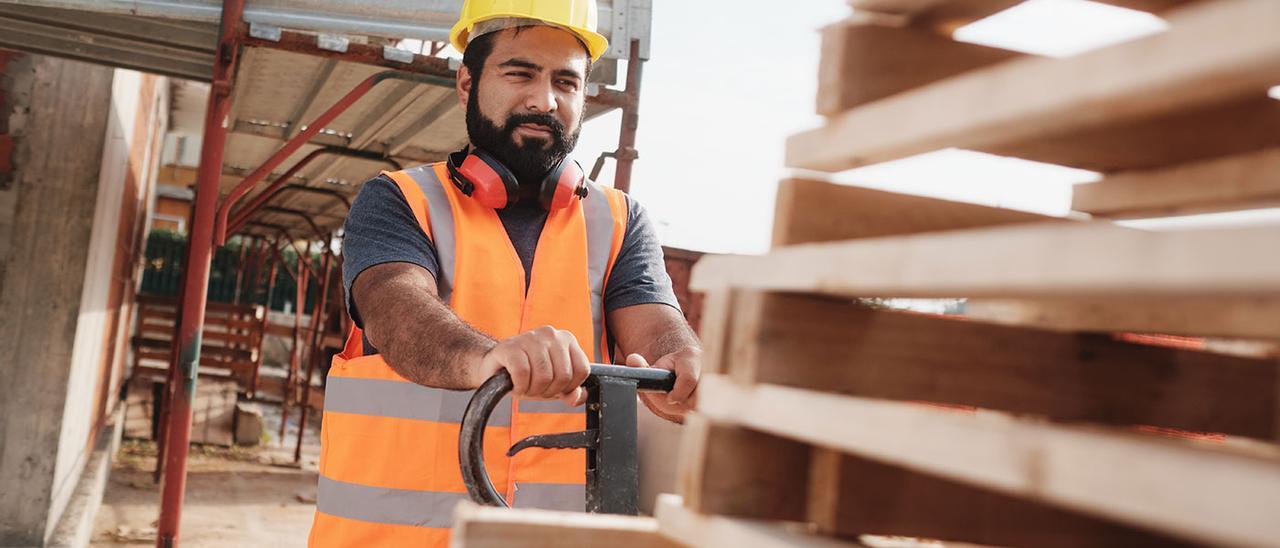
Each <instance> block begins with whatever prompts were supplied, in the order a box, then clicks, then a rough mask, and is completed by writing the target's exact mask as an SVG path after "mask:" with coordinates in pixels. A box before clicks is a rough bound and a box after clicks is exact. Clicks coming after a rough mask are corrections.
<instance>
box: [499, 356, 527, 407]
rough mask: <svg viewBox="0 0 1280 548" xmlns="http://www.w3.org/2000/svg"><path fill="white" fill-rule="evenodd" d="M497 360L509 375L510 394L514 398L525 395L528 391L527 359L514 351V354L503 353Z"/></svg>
mask: <svg viewBox="0 0 1280 548" xmlns="http://www.w3.org/2000/svg"><path fill="white" fill-rule="evenodd" d="M498 359H499V360H501V361H500V362H499V363H501V365H502V366H503V367H505V368H506V369H507V374H509V375H511V393H512V394H515V395H516V396H523V395H524V394H526V393H527V392H528V391H529V374H530V371H529V358H528V357H527V356H525V355H524V352H520V351H519V349H516V351H514V352H506V353H504V355H503V356H501V357H499V358H498Z"/></svg>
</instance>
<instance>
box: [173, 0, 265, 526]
mask: <svg viewBox="0 0 1280 548" xmlns="http://www.w3.org/2000/svg"><path fill="white" fill-rule="evenodd" d="M243 15H244V0H223V4H222V23H221V27H220V38H219V41H218V50H217V56H216V58H215V59H214V66H213V83H212V85H211V86H210V89H209V104H208V107H207V109H206V111H205V119H204V141H203V146H202V147H201V151H200V169H199V171H198V174H197V178H196V181H197V183H196V200H195V215H194V218H193V219H192V224H191V232H190V239H189V241H188V245H187V268H186V272H185V275H184V276H183V280H184V283H183V285H182V304H181V305H180V308H181V315H180V317H179V320H178V326H179V327H178V341H177V342H178V355H177V356H176V359H174V360H173V361H172V363H171V364H170V366H169V367H170V368H172V369H176V370H177V371H175V373H176V374H177V376H175V377H174V380H175V381H177V382H174V383H173V384H174V386H173V399H172V402H171V406H170V411H169V428H168V430H169V432H168V438H167V439H168V441H167V449H166V451H165V457H164V458H165V472H164V481H163V482H162V484H161V493H162V494H161V500H160V518H159V523H158V524H157V532H156V546H157V547H159V548H169V547H172V546H177V545H178V525H179V523H180V521H181V517H182V499H183V496H184V494H185V491H186V487H187V449H188V444H189V443H190V441H191V411H192V410H191V399H192V397H193V396H194V395H195V391H196V376H197V373H198V370H199V367H200V338H201V332H202V331H203V329H204V313H205V305H206V304H207V298H208V292H209V263H210V261H211V260H212V258H213V220H214V213H215V212H216V208H217V207H216V206H217V203H218V186H219V182H220V180H221V178H222V153H223V150H224V148H225V146H226V140H227V128H226V126H225V125H224V124H223V122H224V120H225V119H226V117H227V114H228V113H229V112H230V110H231V92H232V88H233V86H234V85H235V66H236V60H237V57H238V55H239V50H240V43H239V36H240V32H239V31H240V21H241V17H242V16H243Z"/></svg>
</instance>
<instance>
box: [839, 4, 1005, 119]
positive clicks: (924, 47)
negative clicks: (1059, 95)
mask: <svg viewBox="0 0 1280 548" xmlns="http://www.w3.org/2000/svg"><path fill="white" fill-rule="evenodd" d="M1021 56H1022V55H1021V54H1019V53H1016V52H1012V51H1009V50H1004V49H998V48H992V47H987V46H979V45H977V44H968V43H965V42H956V41H954V40H952V39H950V38H947V37H945V36H941V35H939V34H937V33H935V32H931V31H929V30H924V29H920V28H915V27H895V26H890V25H886V24H879V23H877V22H876V21H875V20H874V18H868V17H858V16H856V15H855V16H854V17H853V18H851V19H849V20H845V21H841V22H839V23H835V24H833V25H830V26H828V27H826V28H824V29H823V30H822V62H821V63H819V64H818V96H817V111H818V114H822V115H823V116H833V115H836V114H839V113H841V112H844V111H846V110H848V109H850V108H853V107H855V106H858V105H861V104H863V103H868V102H871V101H875V100H877V99H881V98H884V97H888V96H890V95H893V94H895V93H898V92H901V91H905V90H909V89H912V88H916V87H919V86H922V85H924V84H928V83H930V82H934V81H937V80H941V79H943V78H947V77H949V76H955V75H957V74H960V73H963V72H967V71H969V70H972V69H976V68H979V67H985V66H988V65H992V64H995V63H999V62H1001V61H1007V60H1009V59H1013V58H1015V57H1021Z"/></svg>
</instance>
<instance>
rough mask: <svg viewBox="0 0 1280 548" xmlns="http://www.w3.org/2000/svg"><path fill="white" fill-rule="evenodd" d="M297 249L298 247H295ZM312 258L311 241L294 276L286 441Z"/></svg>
mask: <svg viewBox="0 0 1280 548" xmlns="http://www.w3.org/2000/svg"><path fill="white" fill-rule="evenodd" d="M294 249H295V251H296V249H297V248H294ZM310 258H311V242H307V252H306V256H305V257H304V256H303V255H302V254H301V253H298V271H297V272H298V275H297V276H296V277H295V278H294V284H293V285H294V288H295V289H297V291H295V292H294V294H295V299H296V305H297V306H295V307H294V310H293V348H292V352H290V353H289V372H288V373H287V374H286V375H285V382H284V401H281V402H280V441H281V443H283V442H284V434H285V431H286V427H287V426H288V425H289V405H290V403H291V402H292V401H293V399H294V396H295V395H296V394H295V392H296V390H295V387H294V385H295V384H297V382H298V370H299V369H301V365H302V354H303V350H304V349H303V348H302V309H303V308H306V306H307V280H308V279H309V278H310V276H308V275H307V274H306V272H305V271H304V269H306V268H307V266H306V264H305V263H306V261H307V260H309V259H310Z"/></svg>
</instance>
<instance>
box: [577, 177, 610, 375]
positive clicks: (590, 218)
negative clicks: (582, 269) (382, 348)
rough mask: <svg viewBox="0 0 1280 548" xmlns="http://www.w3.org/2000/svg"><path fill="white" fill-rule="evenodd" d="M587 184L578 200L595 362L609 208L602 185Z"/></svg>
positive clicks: (600, 327) (598, 358)
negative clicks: (584, 237) (583, 225)
mask: <svg viewBox="0 0 1280 548" xmlns="http://www.w3.org/2000/svg"><path fill="white" fill-rule="evenodd" d="M587 185H588V187H589V190H588V192H587V197H586V198H585V199H583V201H582V213H583V215H584V216H586V222H587V280H588V281H589V282H590V283H591V329H592V333H593V335H594V336H593V337H591V346H592V354H591V355H592V356H594V357H595V362H596V363H604V362H605V355H604V352H602V351H601V350H602V349H601V348H600V339H601V338H602V337H603V336H604V284H605V281H606V280H605V279H604V276H605V271H606V270H608V269H609V252H610V251H611V250H612V249H613V211H611V210H610V209H609V197H608V196H606V195H605V193H604V189H603V188H601V187H600V185H598V184H596V183H595V182H593V181H587ZM606 350H607V349H606Z"/></svg>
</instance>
